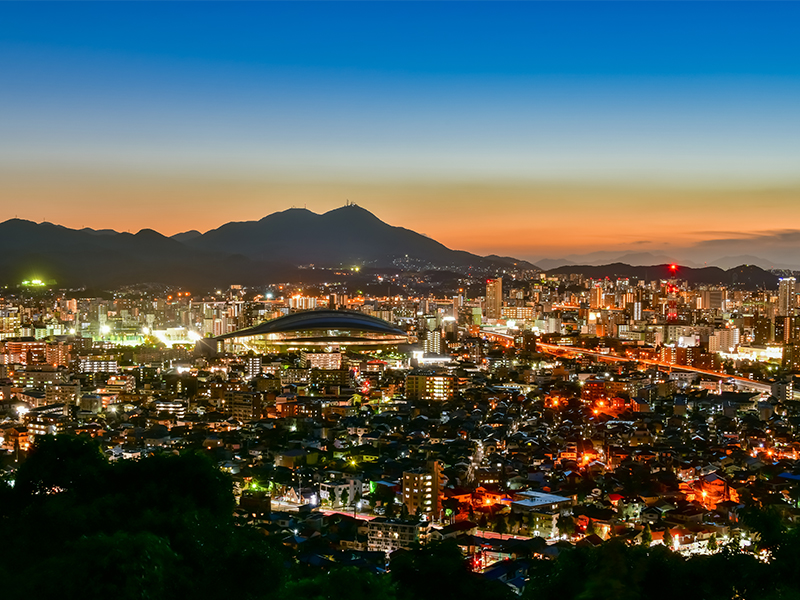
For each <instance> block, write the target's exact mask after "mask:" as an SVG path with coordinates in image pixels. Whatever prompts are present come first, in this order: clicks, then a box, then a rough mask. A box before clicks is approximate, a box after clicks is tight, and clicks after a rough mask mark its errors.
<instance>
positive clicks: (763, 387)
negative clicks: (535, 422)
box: [537, 343, 772, 392]
mask: <svg viewBox="0 0 800 600" xmlns="http://www.w3.org/2000/svg"><path fill="white" fill-rule="evenodd" d="M537 346H538V347H539V349H540V350H541V351H542V352H547V353H548V354H553V355H559V354H563V353H567V352H570V353H575V354H589V355H591V356H597V357H599V358H601V359H603V360H608V361H610V362H635V363H639V364H642V365H649V366H651V367H658V368H660V369H673V370H676V371H691V372H692V373H700V374H702V375H708V376H710V377H717V378H719V379H733V380H734V381H736V382H737V383H742V384H745V385H746V386H747V387H749V388H752V389H754V390H758V391H760V392H770V391H771V389H772V388H771V387H770V385H769V384H768V383H763V382H760V381H753V380H752V379H747V378H746V377H738V376H736V375H728V374H727V373H720V372H718V371H708V370H706V369H698V368H696V367H690V366H686V365H672V364H667V363H662V362H659V361H656V360H648V359H646V358H627V357H624V356H617V355H616V354H603V353H602V352H594V351H592V350H587V349H586V348H579V347H577V346H558V345H555V344H542V343H539V344H537Z"/></svg>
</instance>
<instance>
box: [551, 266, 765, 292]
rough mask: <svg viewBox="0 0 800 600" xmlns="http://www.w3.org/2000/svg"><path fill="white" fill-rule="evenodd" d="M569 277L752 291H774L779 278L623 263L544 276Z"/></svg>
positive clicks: (744, 269)
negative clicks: (669, 282) (664, 281)
mask: <svg viewBox="0 0 800 600" xmlns="http://www.w3.org/2000/svg"><path fill="white" fill-rule="evenodd" d="M570 273H575V274H580V275H583V276H584V277H589V278H592V279H605V278H606V277H609V278H611V279H617V278H623V279H624V278H627V279H641V280H644V281H654V280H661V279H670V278H672V277H675V278H677V279H681V280H684V281H687V282H689V283H690V284H691V285H702V284H706V285H726V286H736V287H741V288H745V289H749V290H755V289H764V288H769V289H775V288H777V287H778V276H777V275H774V274H773V273H770V272H769V271H765V270H764V269H762V268H761V267H757V266H755V265H739V266H737V267H734V268H731V269H727V270H724V269H720V268H719V267H701V268H692V267H685V266H680V265H679V266H678V268H677V269H676V270H675V271H674V274H673V270H672V265H671V264H662V265H650V266H632V265H628V264H624V263H612V264H610V265H565V266H561V267H557V268H555V269H550V270H549V271H547V274H548V275H550V274H553V275H555V274H562V275H567V274H570Z"/></svg>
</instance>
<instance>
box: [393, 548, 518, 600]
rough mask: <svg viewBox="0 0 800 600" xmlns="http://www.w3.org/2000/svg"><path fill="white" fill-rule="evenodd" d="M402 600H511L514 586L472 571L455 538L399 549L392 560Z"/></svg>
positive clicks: (398, 591)
mask: <svg viewBox="0 0 800 600" xmlns="http://www.w3.org/2000/svg"><path fill="white" fill-rule="evenodd" d="M390 569H391V576H392V580H393V581H394V582H395V584H396V585H397V596H398V598H399V600H448V599H450V598H452V599H453V600H456V599H458V600H473V599H474V600H486V599H487V598H491V599H492V600H511V598H512V597H514V596H513V594H512V592H511V591H510V588H508V587H507V586H506V585H504V584H502V583H498V582H494V581H492V582H489V581H486V580H485V579H482V578H481V577H480V576H479V575H477V574H475V573H472V572H471V571H470V570H469V567H468V566H467V562H466V561H465V559H464V557H463V556H462V554H461V551H460V550H459V548H458V545H457V544H456V543H455V541H453V540H445V541H444V542H439V543H434V544H429V545H427V546H424V547H420V548H415V549H413V550H399V551H396V552H394V553H393V554H392V556H391V562H390Z"/></svg>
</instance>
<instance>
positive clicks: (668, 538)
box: [663, 527, 675, 550]
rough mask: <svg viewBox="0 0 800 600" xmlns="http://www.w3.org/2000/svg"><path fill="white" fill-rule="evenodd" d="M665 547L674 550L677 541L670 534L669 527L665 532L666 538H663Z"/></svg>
mask: <svg viewBox="0 0 800 600" xmlns="http://www.w3.org/2000/svg"><path fill="white" fill-rule="evenodd" d="M663 541H664V545H665V546H666V547H667V548H669V549H670V550H672V544H673V543H674V542H675V540H674V539H673V537H672V532H670V530H669V527H667V528H666V529H665V530H664V537H663Z"/></svg>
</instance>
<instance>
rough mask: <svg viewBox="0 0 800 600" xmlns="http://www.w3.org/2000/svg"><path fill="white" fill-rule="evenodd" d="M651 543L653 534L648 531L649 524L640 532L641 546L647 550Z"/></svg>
mask: <svg viewBox="0 0 800 600" xmlns="http://www.w3.org/2000/svg"><path fill="white" fill-rule="evenodd" d="M652 543H653V532H652V531H651V530H650V523H648V524H647V525H645V526H644V531H643V532H642V546H644V547H645V548H649V547H650V544H652Z"/></svg>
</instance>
